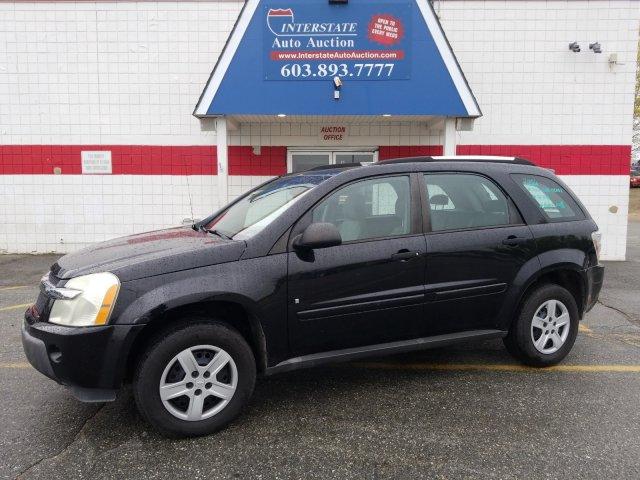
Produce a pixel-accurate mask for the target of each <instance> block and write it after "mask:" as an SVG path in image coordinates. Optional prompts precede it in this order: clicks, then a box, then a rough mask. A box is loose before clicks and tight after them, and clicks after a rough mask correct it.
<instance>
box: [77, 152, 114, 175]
mask: <svg viewBox="0 0 640 480" xmlns="http://www.w3.org/2000/svg"><path fill="white" fill-rule="evenodd" d="M80 156H81V159H82V174H83V175H87V174H89V175H90V174H103V175H104V174H107V175H110V174H111V151H109V150H106V151H100V152H97V151H94V152H92V151H83V152H81V153H80Z"/></svg>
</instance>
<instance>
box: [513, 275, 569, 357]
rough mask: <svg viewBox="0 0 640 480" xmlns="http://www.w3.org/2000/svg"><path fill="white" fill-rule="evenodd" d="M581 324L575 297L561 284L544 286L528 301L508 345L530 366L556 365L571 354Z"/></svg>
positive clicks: (525, 302) (533, 292)
mask: <svg viewBox="0 0 640 480" xmlns="http://www.w3.org/2000/svg"><path fill="white" fill-rule="evenodd" d="M578 322H579V315H578V307H577V305H576V301H575V299H574V298H573V295H572V294H571V293H570V292H569V291H568V290H566V289H565V288H563V287H561V286H559V285H553V284H547V285H542V286H540V287H537V288H536V289H535V290H533V291H532V292H531V293H529V295H528V296H527V297H526V299H525V300H524V302H523V304H522V308H521V309H520V313H519V315H518V317H517V318H516V319H515V320H514V321H513V323H512V325H511V328H510V330H509V333H508V335H507V336H506V337H505V339H504V343H505V345H506V347H507V350H509V352H510V353H511V354H512V355H513V356H514V357H516V358H517V359H518V360H520V361H521V362H523V363H525V364H527V365H531V366H534V367H547V366H550V365H555V364H557V363H559V362H560V361H562V360H563V359H564V357H566V356H567V354H568V353H569V352H570V351H571V348H572V347H573V344H574V342H575V339H576V335H577V333H578Z"/></svg>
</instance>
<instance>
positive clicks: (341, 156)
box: [287, 150, 378, 173]
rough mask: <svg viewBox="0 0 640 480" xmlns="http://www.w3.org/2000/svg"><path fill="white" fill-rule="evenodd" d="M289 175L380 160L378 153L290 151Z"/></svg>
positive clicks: (288, 159) (288, 161) (288, 160)
mask: <svg viewBox="0 0 640 480" xmlns="http://www.w3.org/2000/svg"><path fill="white" fill-rule="evenodd" d="M287 157H288V158H287V171H288V172H289V173H295V172H304V171H305V170H310V169H312V168H315V167H321V166H324V165H341V164H345V163H372V162H375V161H377V160H378V152H348V151H336V152H329V151H295V150H294V151H291V150H290V151H289V153H288V156H287Z"/></svg>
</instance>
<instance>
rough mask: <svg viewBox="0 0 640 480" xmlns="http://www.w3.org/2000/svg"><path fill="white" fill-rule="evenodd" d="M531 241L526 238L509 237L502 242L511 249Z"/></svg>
mask: <svg viewBox="0 0 640 480" xmlns="http://www.w3.org/2000/svg"><path fill="white" fill-rule="evenodd" d="M527 241H529V239H528V238H524V237H516V236H515V235H509V236H508V237H507V238H505V239H504V240H502V244H503V245H507V246H509V247H515V246H517V245H522V244H523V243H527Z"/></svg>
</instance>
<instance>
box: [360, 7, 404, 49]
mask: <svg viewBox="0 0 640 480" xmlns="http://www.w3.org/2000/svg"><path fill="white" fill-rule="evenodd" d="M368 31H369V40H371V41H372V42H377V43H381V44H382V45H395V44H396V43H399V42H400V40H402V37H403V36H404V28H403V26H402V21H401V20H400V19H399V18H396V17H394V16H393V15H388V14H384V13H382V14H378V15H374V16H373V17H371V21H370V22H369V29H368Z"/></svg>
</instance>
